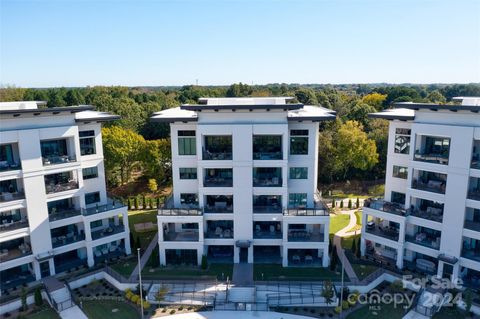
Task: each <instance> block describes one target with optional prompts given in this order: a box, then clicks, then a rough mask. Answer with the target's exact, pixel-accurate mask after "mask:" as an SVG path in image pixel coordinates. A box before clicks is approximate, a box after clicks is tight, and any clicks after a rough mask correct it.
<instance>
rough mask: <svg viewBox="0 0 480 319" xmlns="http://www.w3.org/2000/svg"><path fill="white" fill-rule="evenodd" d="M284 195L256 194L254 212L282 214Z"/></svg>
mask: <svg viewBox="0 0 480 319" xmlns="http://www.w3.org/2000/svg"><path fill="white" fill-rule="evenodd" d="M282 210H283V209H282V196H280V195H254V196H253V213H254V214H281V213H282Z"/></svg>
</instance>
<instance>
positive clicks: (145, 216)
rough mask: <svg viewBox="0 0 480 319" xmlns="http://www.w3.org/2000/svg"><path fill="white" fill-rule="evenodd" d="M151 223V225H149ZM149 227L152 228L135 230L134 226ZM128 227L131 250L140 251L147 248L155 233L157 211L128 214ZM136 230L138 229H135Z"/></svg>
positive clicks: (139, 211) (136, 211)
mask: <svg viewBox="0 0 480 319" xmlns="http://www.w3.org/2000/svg"><path fill="white" fill-rule="evenodd" d="M150 223H151V224H150ZM136 224H138V225H140V224H141V225H142V226H143V225H151V226H152V227H150V228H146V229H144V228H143V227H141V228H140V229H136V228H135V225H136ZM128 225H129V227H130V232H131V237H130V238H131V239H132V240H133V242H132V243H130V244H131V246H132V248H137V247H140V248H141V249H142V250H144V249H145V248H147V246H148V244H150V242H151V241H152V239H153V237H154V236H155V234H156V233H157V228H158V227H157V210H156V209H153V210H152V209H151V210H135V211H129V212H128ZM137 228H138V227H137Z"/></svg>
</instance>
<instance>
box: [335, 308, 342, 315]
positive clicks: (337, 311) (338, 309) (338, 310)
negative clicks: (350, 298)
mask: <svg viewBox="0 0 480 319" xmlns="http://www.w3.org/2000/svg"><path fill="white" fill-rule="evenodd" d="M340 311H342V308H340V306H337V307H335V313H337V314H339V313H340Z"/></svg>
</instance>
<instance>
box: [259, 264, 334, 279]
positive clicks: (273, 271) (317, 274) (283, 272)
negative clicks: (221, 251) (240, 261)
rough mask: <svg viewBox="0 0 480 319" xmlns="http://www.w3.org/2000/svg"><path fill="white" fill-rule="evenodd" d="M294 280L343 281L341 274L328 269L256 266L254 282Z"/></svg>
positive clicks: (274, 265)
mask: <svg viewBox="0 0 480 319" xmlns="http://www.w3.org/2000/svg"><path fill="white" fill-rule="evenodd" d="M262 273H263V280H293V281H311V280H314V281H322V280H332V281H337V280H341V274H340V273H339V272H338V273H336V272H333V271H330V269H328V268H320V267H318V268H314V267H309V268H307V267H282V265H278V264H254V265H253V279H254V280H262Z"/></svg>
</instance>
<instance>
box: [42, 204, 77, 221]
mask: <svg viewBox="0 0 480 319" xmlns="http://www.w3.org/2000/svg"><path fill="white" fill-rule="evenodd" d="M81 214H82V210H81V209H76V208H74V207H71V208H65V209H59V210H53V209H52V210H51V211H49V214H48V220H49V221H50V222H54V221H56V220H62V219H65V218H70V217H74V216H78V215H81Z"/></svg>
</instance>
